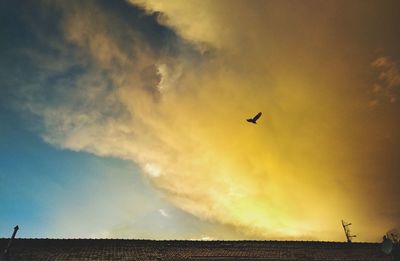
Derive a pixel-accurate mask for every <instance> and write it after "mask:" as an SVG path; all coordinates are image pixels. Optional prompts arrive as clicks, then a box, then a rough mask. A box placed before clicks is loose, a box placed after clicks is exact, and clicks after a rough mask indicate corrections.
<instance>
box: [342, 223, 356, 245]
mask: <svg viewBox="0 0 400 261" xmlns="http://www.w3.org/2000/svg"><path fill="white" fill-rule="evenodd" d="M350 225H351V223H347V222H345V221H343V219H342V226H343V229H344V233H345V234H346V238H347V242H348V243H351V240H352V239H353V237H357V236H356V235H352V234H351V232H350V228H349V226H350Z"/></svg>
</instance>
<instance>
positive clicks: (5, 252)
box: [0, 226, 19, 260]
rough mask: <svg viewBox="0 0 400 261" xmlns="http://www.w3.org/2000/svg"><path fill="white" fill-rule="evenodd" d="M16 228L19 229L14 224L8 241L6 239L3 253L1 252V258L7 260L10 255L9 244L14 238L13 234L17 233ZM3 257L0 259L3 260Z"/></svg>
mask: <svg viewBox="0 0 400 261" xmlns="http://www.w3.org/2000/svg"><path fill="white" fill-rule="evenodd" d="M18 229H19V227H18V226H15V227H14V232H13V234H12V236H11V238H10V241H8V245H7V248H6V249H5V250H4V254H3V259H4V260H8V257H9V255H10V248H11V244H12V242H13V241H14V239H15V235H16V234H17V231H18ZM3 259H0V260H3Z"/></svg>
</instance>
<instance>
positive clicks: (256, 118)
mask: <svg viewBox="0 0 400 261" xmlns="http://www.w3.org/2000/svg"><path fill="white" fill-rule="evenodd" d="M261 114H262V113H261V112H259V113H257V115H256V116H254V118H253V120H254V121H256V120H258V119H259V118H260V117H261Z"/></svg>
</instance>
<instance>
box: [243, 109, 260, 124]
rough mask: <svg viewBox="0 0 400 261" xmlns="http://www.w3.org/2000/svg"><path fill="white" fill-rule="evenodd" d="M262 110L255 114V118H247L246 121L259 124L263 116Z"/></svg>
mask: <svg viewBox="0 0 400 261" xmlns="http://www.w3.org/2000/svg"><path fill="white" fill-rule="evenodd" d="M261 114H262V113H261V112H259V113H257V115H256V116H254V117H253V118H250V119H247V120H246V121H248V122H251V123H254V124H257V120H258V119H259V118H260V117H261Z"/></svg>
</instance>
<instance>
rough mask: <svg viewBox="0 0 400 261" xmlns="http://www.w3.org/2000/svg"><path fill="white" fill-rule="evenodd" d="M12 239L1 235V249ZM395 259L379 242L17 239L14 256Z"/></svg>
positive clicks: (28, 260) (43, 259)
mask: <svg viewBox="0 0 400 261" xmlns="http://www.w3.org/2000/svg"><path fill="white" fill-rule="evenodd" d="M7 243H8V239H0V250H1V251H3V249H4V248H5V247H6V246H7ZM188 259H192V260H357V261H360V260H365V261H368V260H393V259H392V257H391V256H386V255H384V254H383V253H382V252H381V251H380V244H379V243H339V242H315V241H179V240H177V241H153V240H121V239H16V240H15V241H14V242H13V245H12V248H11V250H10V256H9V260H10V261H19V260H23V261H35V260H38V261H39V260H40V261H50V260H51V261H64V260H77V261H78V260H99V261H100V260H102V261H104V260H121V261H122V260H188Z"/></svg>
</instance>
